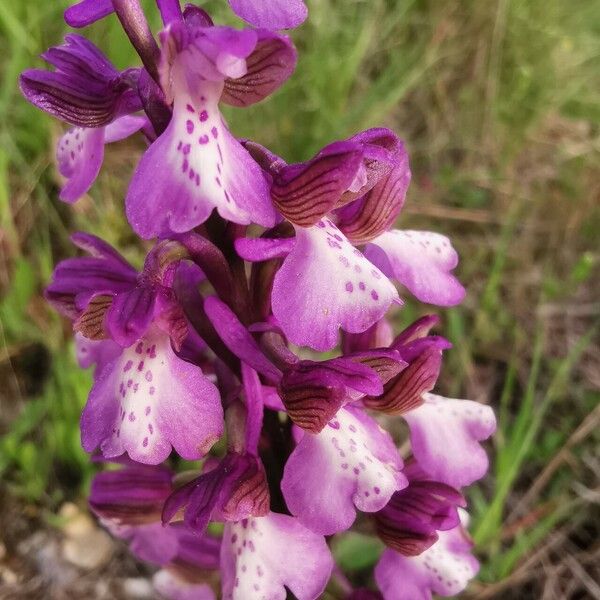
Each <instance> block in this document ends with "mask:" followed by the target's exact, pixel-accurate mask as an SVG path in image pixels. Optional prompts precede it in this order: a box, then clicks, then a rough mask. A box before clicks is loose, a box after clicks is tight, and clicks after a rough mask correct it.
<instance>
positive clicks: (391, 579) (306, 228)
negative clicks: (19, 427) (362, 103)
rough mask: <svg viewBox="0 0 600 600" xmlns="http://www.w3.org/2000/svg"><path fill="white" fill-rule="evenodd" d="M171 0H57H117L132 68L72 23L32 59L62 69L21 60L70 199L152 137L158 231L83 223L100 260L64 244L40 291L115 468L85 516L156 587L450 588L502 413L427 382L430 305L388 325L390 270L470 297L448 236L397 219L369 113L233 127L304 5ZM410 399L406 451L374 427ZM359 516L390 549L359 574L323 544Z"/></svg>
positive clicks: (172, 594)
mask: <svg viewBox="0 0 600 600" xmlns="http://www.w3.org/2000/svg"><path fill="white" fill-rule="evenodd" d="M157 5H158V9H159V11H160V14H161V17H162V22H163V29H162V31H160V32H159V34H158V38H155V36H154V34H153V33H152V31H151V29H150V27H149V25H148V22H147V20H146V18H145V15H144V12H143V9H142V6H141V4H140V3H139V2H138V1H137V0H82V1H81V2H79V3H78V4H75V5H73V6H71V7H70V8H68V9H67V11H66V13H65V19H66V21H67V23H68V24H69V25H71V26H73V27H80V28H83V27H86V26H87V25H89V24H91V23H93V22H95V21H97V20H98V19H101V18H118V20H119V22H120V23H121V24H122V26H123V29H124V33H125V34H126V35H127V37H128V38H129V40H130V41H131V43H132V45H133V47H134V48H135V49H136V51H137V52H138V54H139V56H140V61H141V63H142V66H134V67H132V68H130V69H126V70H125V71H123V72H119V71H118V70H117V69H115V68H114V67H113V66H112V65H111V64H110V63H109V61H108V60H107V59H106V57H105V56H104V55H103V54H102V52H101V51H100V50H99V49H98V48H96V47H95V46H94V45H92V44H91V43H90V42H89V41H87V40H86V39H85V38H84V37H83V36H80V35H75V34H70V35H69V36H67V38H66V41H65V44H64V45H63V46H59V47H56V48H52V49H50V50H49V51H48V52H47V53H46V54H44V58H45V59H46V60H47V62H49V63H50V64H51V65H52V66H53V67H54V69H55V70H54V71H42V70H29V71H26V72H25V73H23V75H22V77H21V89H22V90H23V93H24V95H25V97H26V98H27V99H28V100H29V101H31V102H32V103H34V104H35V105H36V106H38V107H39V108H41V109H42V110H45V111H46V112H48V113H49V114H51V115H53V116H55V117H57V118H59V119H61V120H62V121H64V122H66V123H68V124H70V125H71V126H75V129H73V130H71V131H68V132H67V133H66V134H65V135H64V136H63V137H62V138H61V140H60V141H59V144H58V150H57V159H58V166H59V171H60V172H61V174H62V175H63V176H64V177H66V179H67V181H66V184H65V186H64V187H63V189H62V191H61V194H60V197H61V199H63V200H65V201H67V202H74V201H76V200H77V199H79V198H80V197H81V196H83V195H84V194H86V193H87V192H88V191H89V190H90V189H92V186H93V183H94V180H95V178H96V176H97V175H98V172H99V170H100V167H101V163H102V158H103V155H104V145H105V144H106V143H109V142H113V141H118V140H121V139H124V138H125V137H127V136H129V135H135V134H137V133H140V132H141V133H142V134H143V135H144V138H145V140H146V142H147V144H148V147H147V149H146V151H145V152H144V154H143V155H142V157H141V158H140V161H139V163H138V165H137V168H136V169H135V172H134V173H133V175H132V179H131V182H130V184H129V188H128V191H127V195H126V198H125V213H126V216H127V219H128V221H129V224H130V225H131V228H132V229H133V231H134V232H135V233H136V234H137V235H138V236H139V237H140V238H141V239H144V240H153V245H152V246H151V248H150V250H149V251H148V253H147V255H146V257H145V260H144V264H143V268H142V269H141V270H137V269H135V268H134V267H133V266H132V265H131V264H130V263H129V262H128V261H126V260H125V259H124V258H123V257H122V256H121V254H120V253H119V252H118V251H117V250H115V249H114V248H113V247H112V246H110V245H109V244H107V243H106V242H104V241H102V240H100V239H99V238H97V237H95V236H94V235H92V234H88V233H75V234H74V235H73V236H72V239H73V243H74V244H75V246H77V247H78V248H79V249H80V250H82V251H84V252H85V253H86V255H85V256H80V257H76V258H70V259H67V260H64V261H62V262H61V263H59V264H58V265H57V267H56V268H55V271H54V274H53V278H52V281H51V283H50V284H49V286H48V288H47V290H46V297H47V299H48V301H49V302H50V303H51V304H52V305H53V306H54V307H55V308H56V309H57V310H58V311H59V312H60V313H61V314H62V315H64V316H65V317H66V318H68V319H70V320H71V322H72V325H73V332H74V336H75V341H76V351H77V357H78V360H79V363H80V365H81V366H82V367H83V368H89V367H92V366H93V367H94V379H93V386H92V388H91V390H90V394H89V397H88V401H87V403H86V406H85V408H84V410H83V413H82V417H81V442H82V446H83V448H84V449H85V450H86V451H88V452H90V453H94V456H95V458H96V460H98V461H99V462H100V463H102V461H114V462H117V463H119V464H121V468H120V469H118V470H104V471H101V472H100V473H98V475H97V476H96V478H95V480H94V483H93V485H92V491H91V495H90V506H91V509H92V510H93V512H94V513H95V514H96V515H97V516H98V517H99V519H100V521H101V523H102V524H103V525H105V526H106V527H107V528H108V529H109V531H111V532H112V533H113V534H114V535H115V536H116V537H119V538H121V539H123V540H124V541H125V542H126V543H127V544H128V546H129V548H130V550H131V552H132V553H133V554H134V555H135V556H136V557H137V558H138V559H140V560H143V561H147V562H149V563H151V564H153V565H155V566H156V567H157V568H158V570H157V572H156V574H155V576H154V578H153V583H154V586H155V588H156V591H157V593H158V594H160V595H161V597H164V598H167V599H172V600H176V599H183V600H191V599H200V600H203V599H205V598H206V599H209V598H215V597H222V598H231V599H234V600H248V599H253V598H256V599H266V600H280V599H281V600H283V599H284V598H286V597H287V594H288V592H291V593H292V594H293V595H294V597H296V598H298V599H299V600H314V599H316V598H320V597H322V596H323V594H324V593H325V591H327V592H326V593H327V594H329V595H330V596H332V597H335V598H347V599H354V600H359V599H361V598H362V599H367V598H371V599H373V598H384V600H394V599H407V600H414V599H420V598H423V599H428V598H431V597H432V594H433V593H435V594H439V595H445V596H449V595H454V594H456V593H458V592H460V591H461V590H462V589H463V588H464V587H465V586H466V585H467V583H468V581H469V580H470V579H471V578H472V577H473V576H474V575H475V574H476V572H477V569H478V563H477V561H476V559H475V558H474V557H473V555H472V553H471V546H472V544H471V542H470V541H469V539H468V536H467V534H466V517H465V516H464V513H463V509H464V507H465V506H466V500H465V496H464V495H463V491H462V488H463V487H464V486H467V485H470V484H471V483H473V482H474V481H476V480H477V479H479V478H481V477H483V476H484V474H485V472H486V470H487V467H488V462H487V456H486V454H485V451H484V450H483V448H482V447H481V445H480V443H481V442H482V441H483V440H485V439H486V438H488V437H489V436H490V435H492V433H493V431H494V428H495V420H494V415H493V413H492V412H491V410H490V409H489V408H488V407H486V406H483V405H480V404H478V403H476V402H472V401H468V400H454V399H447V398H443V397H442V396H439V395H437V394H435V393H434V390H435V385H436V381H437V378H438V375H439V372H440V368H441V363H442V354H443V351H446V350H449V348H450V344H449V343H448V342H447V341H446V340H445V339H444V338H442V337H440V336H438V335H432V334H430V330H431V329H432V328H433V327H435V326H438V325H439V319H438V317H437V316H435V315H429V316H426V317H422V318H420V319H418V320H417V321H416V322H414V323H412V324H407V326H406V327H405V329H404V330H403V331H401V332H400V333H399V334H398V335H397V336H395V337H394V335H393V327H392V324H391V323H392V320H391V319H388V316H390V315H392V314H394V313H395V312H396V310H397V309H395V308H394V307H401V305H402V300H401V299H400V293H399V290H398V288H397V286H396V284H400V285H401V286H402V288H401V292H402V293H405V292H408V293H411V294H412V295H414V296H415V298H416V299H417V300H419V301H421V302H424V303H427V304H433V305H437V306H442V307H444V306H451V305H454V304H457V303H459V302H461V301H462V299H463V297H464V293H465V292H464V289H463V287H462V285H461V284H460V283H459V281H458V280H457V278H456V277H455V276H454V274H453V273H452V271H453V270H454V268H455V267H456V266H457V263H458V256H457V254H456V252H455V251H454V249H453V248H452V246H451V244H450V241H449V240H448V239H447V238H446V237H444V236H441V235H439V234H436V233H431V232H422V231H411V230H396V229H393V227H394V224H395V222H396V220H397V219H398V217H399V216H400V215H401V210H402V207H403V205H404V202H405V199H406V193H407V189H408V186H409V182H410V177H411V174H410V167H409V162H408V154H407V152H406V150H405V147H404V144H403V143H402V142H401V141H400V139H399V138H398V137H397V136H396V135H395V134H394V133H393V132H392V131H391V130H389V129H384V128H375V129H370V130H367V131H363V132H359V133H357V134H355V135H354V136H352V137H350V138H348V139H346V140H341V141H334V142H332V143H330V144H328V145H327V146H326V147H325V148H323V149H322V150H321V151H320V152H318V153H317V154H316V155H315V156H314V157H313V158H311V159H309V160H307V161H306V162H302V163H296V164H288V163H287V162H286V161H285V160H284V159H283V158H281V157H279V156H277V155H275V154H274V153H272V152H271V151H270V150H269V149H267V148H265V147H263V146H262V145H260V144H258V143H257V142H254V141H251V140H239V139H237V138H236V137H235V133H234V132H231V131H230V130H229V129H228V127H227V125H226V123H225V121H224V119H223V117H222V116H221V113H220V110H219V105H220V103H226V104H229V105H232V106H234V107H237V108H238V109H243V108H244V107H246V106H249V105H252V104H255V103H257V102H260V101H262V100H263V99H265V98H266V97H267V96H269V95H270V94H271V93H273V92H274V91H276V90H277V88H279V87H280V86H281V85H283V84H284V82H285V81H286V80H287V79H288V78H289V77H290V76H291V74H292V72H293V70H294V68H295V64H296V50H295V48H294V46H293V44H292V42H291V39H290V38H289V37H288V36H286V35H283V34H281V33H279V32H278V30H280V29H286V28H292V27H295V26H297V25H299V24H300V23H301V22H302V21H303V20H304V19H305V18H306V13H307V11H306V7H305V6H304V4H303V2H301V0H294V1H289V2H287V1H286V2H282V1H281V0H263V1H261V0H231V2H230V5H231V7H232V9H233V10H234V12H235V13H236V14H237V15H238V16H239V17H241V18H242V19H244V20H245V21H247V22H248V23H250V25H252V26H251V27H245V28H242V29H235V28H231V27H224V26H220V25H215V24H214V23H213V21H212V19H211V17H210V16H209V15H208V14H207V13H206V12H205V11H204V10H203V9H201V8H199V7H196V6H193V5H191V4H188V5H186V6H184V7H183V8H182V7H181V6H180V4H179V1H178V0H157ZM113 13H114V15H113ZM250 226H252V227H250ZM390 309H392V311H390ZM401 315H402V311H401V308H400V310H399V311H398V316H399V317H400V318H401ZM340 341H341V343H340ZM399 418H402V419H404V421H405V422H406V424H407V425H408V430H409V444H410V454H409V455H408V456H403V455H402V454H401V452H400V449H399V448H400V447H401V446H402V445H403V442H404V440H401V439H398V438H397V437H395V436H393V435H392V434H391V433H390V432H389V431H387V430H386V429H385V428H384V427H383V426H384V425H386V426H387V425H388V424H390V423H392V422H393V420H394V419H399ZM185 461H194V462H193V464H191V465H190V464H188V465H186V463H185ZM198 461H200V462H198ZM355 526H356V527H360V529H361V530H362V531H368V532H371V533H372V534H373V535H375V536H379V538H380V539H381V540H382V541H383V542H384V544H385V545H386V550H385V551H384V552H383V553H382V555H381V557H380V559H379V562H378V563H377V565H376V566H375V568H374V571H373V573H372V576H371V577H370V578H369V577H363V578H361V585H360V586H355V585H354V582H353V581H352V580H351V578H350V577H349V576H346V574H344V573H343V572H342V571H341V569H340V568H339V567H338V566H337V565H336V564H335V561H334V558H333V556H332V553H331V551H330V545H331V542H332V540H333V539H334V538H335V537H337V536H343V535H345V532H347V531H349V530H350V529H351V528H353V527H355ZM282 557H285V558H284V559H283V560H282Z"/></svg>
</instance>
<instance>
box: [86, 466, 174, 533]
mask: <svg viewBox="0 0 600 600" xmlns="http://www.w3.org/2000/svg"><path fill="white" fill-rule="evenodd" d="M172 478H173V473H172V472H171V470H170V469H167V468H165V467H160V466H156V467H148V466H146V465H135V466H131V467H125V468H123V469H119V470H117V471H104V472H102V473H98V474H97V475H96V476H95V477H94V480H93V481H92V487H91V491H90V497H89V502H90V507H91V508H92V510H93V511H94V513H95V514H96V515H98V516H99V517H101V518H102V519H110V520H112V521H115V522H116V523H118V524H119V525H141V524H147V523H151V522H159V521H160V515H161V512H162V507H163V504H164V502H165V500H166V499H167V498H168V496H169V494H170V493H171V492H172V490H173V487H172V484H171V480H172Z"/></svg>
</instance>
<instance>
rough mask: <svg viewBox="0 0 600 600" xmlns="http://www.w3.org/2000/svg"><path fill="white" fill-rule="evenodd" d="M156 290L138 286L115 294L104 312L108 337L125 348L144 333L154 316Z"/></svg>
mask: <svg viewBox="0 0 600 600" xmlns="http://www.w3.org/2000/svg"><path fill="white" fill-rule="evenodd" d="M156 300H157V297H156V290H155V289H154V287H150V286H138V287H135V288H133V289H132V290H131V291H129V292H125V293H122V294H117V295H116V296H115V297H114V298H113V301H112V304H111V306H110V308H109V309H108V311H107V312H106V328H107V330H108V333H109V334H110V337H111V338H112V339H113V340H114V341H115V342H117V344H119V345H120V346H123V347H124V348H127V347H128V346H131V344H133V343H134V342H135V341H136V340H139V339H140V338H141V337H143V335H144V334H145V333H146V330H147V329H148V327H149V326H150V323H152V319H153V317H154V307H155V305H156Z"/></svg>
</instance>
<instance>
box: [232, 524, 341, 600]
mask: <svg viewBox="0 0 600 600" xmlns="http://www.w3.org/2000/svg"><path fill="white" fill-rule="evenodd" d="M332 567H333V559H332V557H331V554H330V552H329V548H328V547H327V543H326V542H325V538H324V537H323V536H322V535H318V534H316V533H313V531H311V530H310V529H307V528H306V527H305V526H304V525H302V524H301V523H300V522H299V521H298V519H295V518H294V517H290V516H288V515H281V514H277V513H270V514H268V515H266V516H264V517H258V518H251V519H244V520H243V521H240V522H239V523H227V524H226V526H225V531H224V532H223V542H222V545H221V577H222V586H223V600H247V599H249V598H258V597H260V598H268V599H269V600H285V598H286V596H287V593H286V588H288V589H289V590H290V591H291V592H292V593H293V594H294V596H295V597H296V598H298V600H316V599H317V598H319V597H321V593H322V592H323V590H324V589H325V586H326V584H327V581H328V580H329V576H330V573H331V569H332Z"/></svg>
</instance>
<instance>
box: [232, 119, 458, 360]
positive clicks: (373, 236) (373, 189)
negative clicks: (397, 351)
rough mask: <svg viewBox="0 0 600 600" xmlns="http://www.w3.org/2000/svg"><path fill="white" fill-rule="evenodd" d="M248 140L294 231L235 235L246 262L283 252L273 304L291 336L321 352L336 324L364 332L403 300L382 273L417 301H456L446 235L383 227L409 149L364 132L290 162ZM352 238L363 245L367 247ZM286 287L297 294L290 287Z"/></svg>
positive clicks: (396, 204)
mask: <svg viewBox="0 0 600 600" xmlns="http://www.w3.org/2000/svg"><path fill="white" fill-rule="evenodd" d="M247 147H248V148H249V149H250V151H251V152H252V153H253V156H254V157H255V159H256V160H257V161H258V162H259V163H260V164H261V165H262V166H263V168H264V170H265V171H266V172H267V173H268V174H269V175H270V177H271V179H272V180H273V184H272V188H271V195H272V198H273V201H274V203H275V205H276V206H277V208H278V210H279V211H280V212H281V213H282V215H283V216H284V217H285V218H286V219H287V220H288V221H290V222H291V223H292V224H293V226H294V229H295V237H294V238H285V237H284V238H275V237H266V238H259V239H254V240H249V239H248V240H243V239H240V240H238V242H237V244H236V248H237V250H238V252H239V254H240V256H242V257H243V258H244V259H246V260H249V261H260V260H268V259H272V258H278V257H282V256H283V257H285V260H284V261H283V264H282V266H281V267H280V269H279V270H278V271H277V273H276V275H275V277H274V279H273V290H272V295H271V302H272V308H273V315H274V316H275V318H276V319H277V321H278V323H279V325H280V326H281V328H282V330H283V331H284V333H285V334H286V336H287V337H288V338H289V339H290V341H292V342H294V343H295V344H298V345H306V346H310V347H311V348H314V349H316V350H321V351H324V350H329V349H331V348H332V347H334V346H335V345H336V343H337V338H338V330H339V329H340V328H341V329H343V330H344V331H346V332H349V333H361V332H363V331H365V330H367V329H368V328H369V327H371V326H372V325H373V324H374V323H376V322H377V321H379V320H380V319H381V318H382V317H383V316H384V314H385V313H386V311H387V309H388V307H389V306H390V304H391V303H392V302H396V303H399V302H400V300H399V298H398V294H397V292H396V289H395V288H394V286H393V285H392V283H391V281H390V280H389V279H388V277H389V278H393V279H396V280H398V281H399V282H400V283H402V284H404V285H405V286H406V287H407V288H408V289H409V290H410V291H411V292H412V293H413V294H415V296H417V298H419V299H420V300H422V301H426V302H431V303H435V304H440V305H450V304H457V303H458V302H460V301H461V300H462V297H463V292H464V290H463V288H462V286H460V284H459V283H458V281H457V280H456V279H455V278H454V277H453V276H452V275H451V274H450V273H449V271H450V270H452V269H453V268H454V267H455V266H456V263H457V260H458V259H457V256H456V253H455V252H454V250H453V249H452V247H451V246H450V245H449V242H448V240H447V239H446V238H444V239H441V238H438V237H436V235H437V234H429V233H427V232H398V231H396V230H393V231H389V228H390V227H391V225H392V224H393V222H394V220H395V218H396V217H397V215H398V213H399V212H400V209H401V208H402V206H403V204H404V198H405V194H406V190H407V187H408V183H409V181H410V170H409V167H408V159H407V157H406V152H405V151H404V147H403V145H402V143H401V142H400V140H399V139H398V138H397V136H395V135H394V134H393V133H392V132H390V131H389V130H385V129H374V130H369V131H365V132H363V133H360V134H357V135H355V136H354V137H352V138H349V139H348V140H345V141H343V142H334V143H333V144H330V145H329V146H327V147H326V148H324V149H323V150H321V152H319V153H318V154H317V155H316V156H315V157H314V158H313V159H311V160H310V161H308V162H306V163H302V164H297V165H286V164H285V162H284V161H283V160H282V159H281V158H279V157H277V156H275V155H273V154H272V153H270V152H269V151H267V150H266V149H264V148H262V147H260V146H258V145H256V144H247ZM327 215H329V216H327ZM336 223H337V224H336ZM389 236H392V238H389ZM413 236H414V240H413ZM405 239H408V240H409V242H406V243H405ZM390 240H391V241H390ZM413 241H414V242H415V243H416V244H417V246H414V247H413V246H412V244H413ZM352 242H353V243H357V244H364V243H365V242H366V243H367V245H366V247H365V250H364V252H365V253H364V254H363V253H361V252H360V250H359V249H357V248H356V247H354V246H353V243H352ZM407 244H408V245H407ZM417 247H418V248H419V252H415V250H416V249H417ZM384 258H385V260H384ZM415 261H416V262H415ZM425 273H426V274H427V277H424V275H423V274H425ZM419 274H420V275H419ZM291 287H293V288H295V289H297V290H298V293H296V294H289V293H288V290H289V289H290V288H291Z"/></svg>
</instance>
